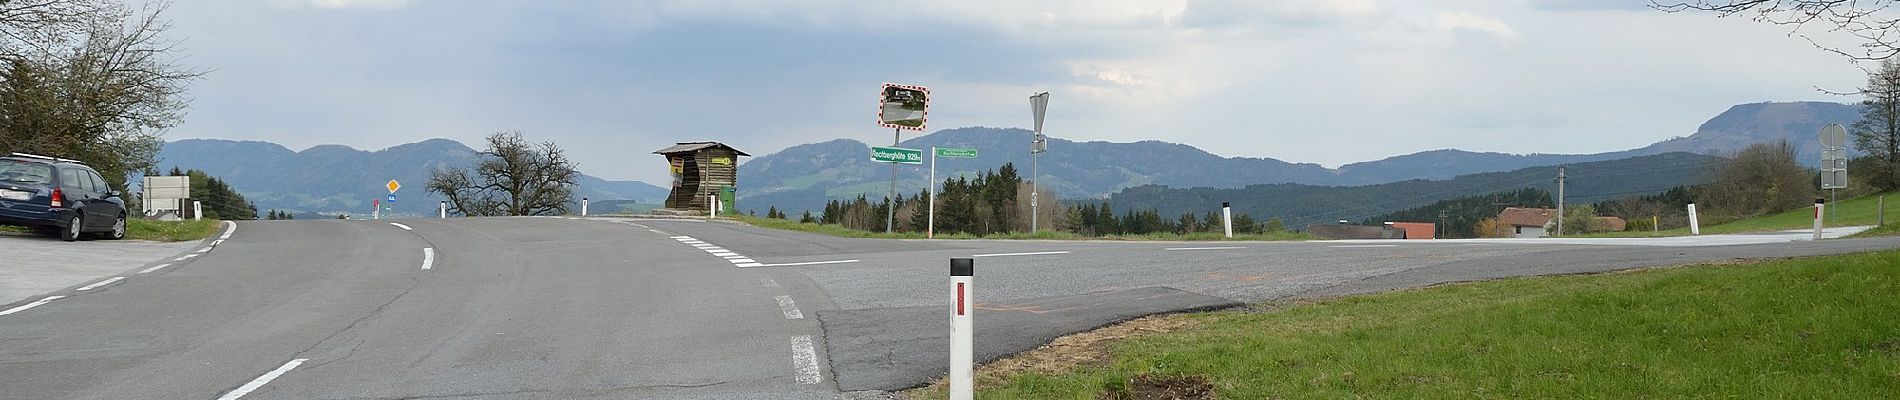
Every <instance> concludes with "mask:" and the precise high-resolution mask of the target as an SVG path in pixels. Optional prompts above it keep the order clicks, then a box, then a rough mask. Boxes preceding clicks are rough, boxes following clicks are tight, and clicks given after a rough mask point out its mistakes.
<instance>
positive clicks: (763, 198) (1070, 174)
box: [739, 102, 1860, 212]
mask: <svg viewBox="0 0 1900 400" xmlns="http://www.w3.org/2000/svg"><path fill="white" fill-rule="evenodd" d="M1859 119H1860V114H1859V107H1857V106H1853V105H1847V104H1840V103H1826V102H1783V103H1753V104H1741V105H1736V106H1734V107H1731V108H1729V109H1728V110H1727V111H1725V112H1723V113H1721V114H1719V115H1716V116H1715V117H1713V118H1711V119H1709V120H1708V121H1707V122H1705V123H1703V124H1702V125H1701V126H1700V127H1698V128H1697V129H1696V132H1694V133H1693V134H1691V135H1688V136H1682V137H1675V138H1670V139H1667V140H1663V141H1660V142H1657V143H1655V144H1651V145H1649V146H1645V147H1641V148H1636V149H1630V150H1623V151H1616V152H1606V153H1595V154H1505V153H1494V152H1472V151H1465V150H1456V149H1441V150H1431V151H1424V152H1419V153H1413V154H1407V155H1401V156H1395V157H1390V158H1385V159H1381V160H1375V161H1366V162H1358V163H1352V164H1346V165H1343V166H1340V167H1339V168H1336V169H1334V168H1325V167H1323V166H1320V165H1317V164H1306V163H1289V162H1285V161H1281V160H1276V159H1272V158H1250V157H1221V156H1218V155H1214V154H1212V153H1209V152H1207V151H1203V150H1201V149H1198V148H1195V147H1193V146H1188V145H1184V144H1177V143H1168V142H1161V141H1140V142H1133V143H1109V142H1098V141H1092V142H1075V141H1069V140H1063V139H1059V138H1049V145H1048V148H1049V149H1050V151H1049V152H1046V153H1043V154H1042V155H1041V156H1040V157H1038V158H1039V159H1038V160H1037V161H1036V162H1037V163H1038V164H1040V165H1038V166H1036V168H1039V169H1041V172H1042V174H1041V181H1042V183H1043V185H1045V186H1046V187H1047V188H1049V189H1052V190H1053V191H1054V192H1055V193H1056V195H1057V196H1059V197H1061V198H1104V197H1107V196H1109V195H1111V194H1113V193H1116V192H1119V191H1122V190H1124V189H1127V188H1132V187H1137V186H1143V185H1151V184H1152V185H1162V186H1167V187H1173V188H1196V187H1207V188H1238V187H1243V186H1247V185H1255V184H1278V183H1293V184H1302V185H1318V186H1362V185H1376V184H1382V183H1391V182H1400V181H1407V180H1414V179H1424V180H1445V179H1452V178H1455V177H1458V176H1461V175H1468V174H1476V173H1486V172H1498V171H1512V170H1517V169H1522V168H1527V167H1535V166H1550V165H1563V164H1577V163H1588V162H1595V161H1607V160H1617V159H1626V158H1631V157H1638V156H1646V155H1657V154H1664V153H1671V152H1685V153H1694V154H1704V155H1724V154H1728V153H1731V152H1734V151H1736V150H1740V149H1741V148H1743V147H1747V146H1748V145H1749V144H1753V143H1758V142H1764V141H1774V140H1783V139H1785V140H1789V141H1790V142H1791V143H1793V144H1795V146H1796V150H1797V151H1798V152H1799V153H1798V154H1800V155H1801V157H1800V159H1801V160H1803V162H1805V163H1807V164H1809V165H1810V166H1812V165H1814V164H1818V157H1819V154H1820V150H1819V146H1820V144H1819V143H1818V142H1817V141H1816V140H1815V138H1814V137H1815V134H1816V133H1817V132H1818V131H1819V130H1820V127H1821V126H1822V125H1825V124H1829V123H1839V124H1851V123H1853V122H1854V121H1857V120H1859ZM1030 136H1031V133H1030V132H1029V131H1027V130H1023V129H1015V128H986V127H972V128H958V129H947V130H942V131H937V132H934V133H931V134H928V135H923V136H919V137H915V138H911V139H909V140H905V141H904V142H903V143H902V145H901V146H900V147H908V148H915V149H928V148H930V147H932V146H938V147H962V148H974V149H977V150H978V152H979V154H980V157H979V158H978V159H974V160H965V159H942V160H939V161H940V162H942V163H941V164H940V165H939V166H938V172H937V173H938V179H940V180H941V179H943V178H945V177H953V176H958V175H965V176H968V175H972V174H974V173H975V172H976V171H978V170H983V169H992V168H996V167H998V166H1001V165H1003V163H1014V164H1015V165H1016V166H1017V169H1018V170H1019V171H1023V172H1024V173H1028V172H1029V171H1030V170H1031V168H1032V167H1031V161H1030V156H1029V152H1028V151H1027V150H1028V147H1029V146H1028V144H1029V139H1030ZM879 145H880V146H882V145H883V144H881V143H880V144H879ZM869 152H870V149H869V145H867V144H865V143H863V142H859V141H857V140H852V139H837V140H831V141H826V142H821V143H812V144H805V145H799V146H793V147H790V148H786V149H784V150H781V151H779V152H777V153H772V154H767V155H763V156H760V157H757V158H754V159H752V160H749V161H748V162H746V163H744V164H741V165H740V166H739V196H740V199H739V201H740V204H741V205H742V207H748V208H749V207H756V208H764V207H765V206H766V205H773V206H776V207H778V208H779V209H780V210H787V211H789V212H797V211H802V210H815V209H821V208H823V206H824V203H825V201H827V200H829V199H834V198H842V197H855V196H857V195H858V194H868V195H870V196H872V197H881V196H883V194H884V193H886V192H887V191H888V187H889V185H890V179H891V177H890V174H891V171H890V166H888V165H886V164H883V163H877V162H872V161H870V160H869V159H868V156H867V154H868V153H869ZM1809 155H1812V156H1809ZM897 174H898V176H897V178H898V183H897V186H898V188H899V190H898V191H899V192H900V193H906V194H911V193H916V192H917V191H918V190H919V189H921V188H923V187H925V184H926V183H925V180H927V176H926V175H927V169H926V168H925V167H924V166H899V167H898V168H897ZM1388 211H1389V210H1388Z"/></svg>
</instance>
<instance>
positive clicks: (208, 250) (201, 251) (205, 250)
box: [198, 247, 211, 253]
mask: <svg viewBox="0 0 1900 400" xmlns="http://www.w3.org/2000/svg"><path fill="white" fill-rule="evenodd" d="M198 252H199V253H209V252H211V248H210V247H206V248H202V249H198Z"/></svg>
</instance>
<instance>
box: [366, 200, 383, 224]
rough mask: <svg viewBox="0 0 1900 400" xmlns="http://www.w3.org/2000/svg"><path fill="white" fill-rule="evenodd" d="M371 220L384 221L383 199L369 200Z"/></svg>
mask: <svg viewBox="0 0 1900 400" xmlns="http://www.w3.org/2000/svg"><path fill="white" fill-rule="evenodd" d="M369 219H383V201H382V200H381V199H370V200H369Z"/></svg>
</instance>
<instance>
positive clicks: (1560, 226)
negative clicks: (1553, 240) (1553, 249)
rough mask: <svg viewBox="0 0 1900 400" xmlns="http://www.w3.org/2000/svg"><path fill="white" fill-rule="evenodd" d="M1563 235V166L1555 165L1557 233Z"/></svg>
mask: <svg viewBox="0 0 1900 400" xmlns="http://www.w3.org/2000/svg"><path fill="white" fill-rule="evenodd" d="M1563 235H1564V167H1557V234H1555V235H1551V236H1563Z"/></svg>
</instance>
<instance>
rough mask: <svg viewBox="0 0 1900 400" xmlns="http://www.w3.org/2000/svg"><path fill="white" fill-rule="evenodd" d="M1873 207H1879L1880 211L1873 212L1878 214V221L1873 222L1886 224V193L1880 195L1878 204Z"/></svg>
mask: <svg viewBox="0 0 1900 400" xmlns="http://www.w3.org/2000/svg"><path fill="white" fill-rule="evenodd" d="M1874 207H1875V208H1879V209H1880V211H1878V212H1876V213H1875V214H1878V215H1880V221H1879V222H1876V223H1875V224H1877V225H1886V224H1887V195H1884V194H1883V195H1880V203H1879V205H1876V206H1874Z"/></svg>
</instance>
